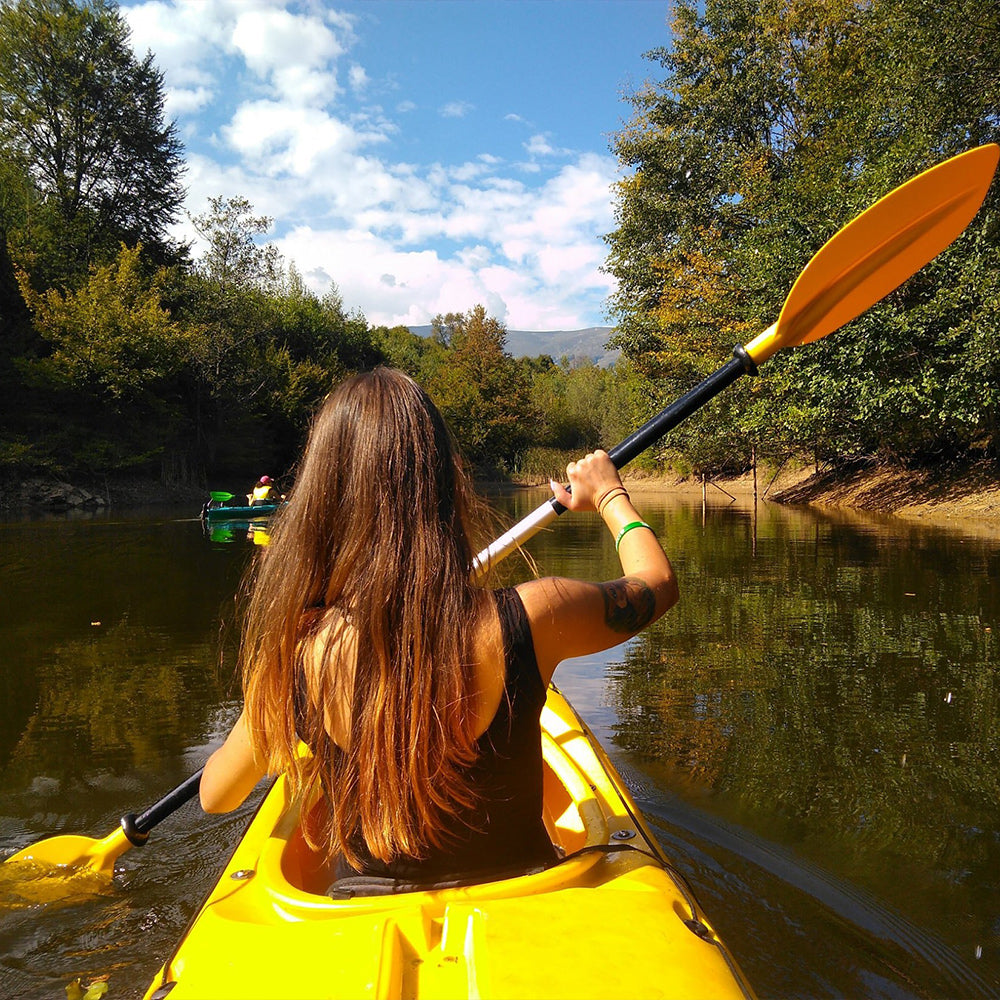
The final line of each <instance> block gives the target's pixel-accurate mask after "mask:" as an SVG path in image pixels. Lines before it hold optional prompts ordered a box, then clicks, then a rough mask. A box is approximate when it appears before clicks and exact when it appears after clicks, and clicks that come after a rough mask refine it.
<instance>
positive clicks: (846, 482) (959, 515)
mask: <svg viewBox="0 0 1000 1000" xmlns="http://www.w3.org/2000/svg"><path fill="white" fill-rule="evenodd" d="M624 479H625V481H626V482H627V483H628V485H629V488H630V490H633V491H635V492H637V493H638V492H653V493H677V494H681V495H684V496H697V497H699V498H700V497H701V496H702V495H703V493H702V491H703V485H702V482H701V480H700V479H697V478H694V477H691V478H687V479H683V478H680V477H669V476H662V477H654V476H643V475H629V474H628V473H626V474H625V476H624ZM756 488H757V497H758V500H763V501H765V502H772V503H779V504H803V505H808V506H814V507H834V508H846V509H849V510H854V511H865V512H869V513H874V514H883V515H889V516H892V517H899V518H903V519H905V520H909V521H920V522H923V523H926V524H938V525H951V526H953V527H955V528H959V529H961V530H966V531H975V532H976V533H982V532H988V533H989V534H996V535H997V536H1000V469H998V468H997V466H996V465H995V464H993V463H989V462H981V463H975V464H971V465H969V464H966V465H964V466H961V465H954V466H948V467H942V468H936V469H920V470H911V469H898V468H892V467H885V466H874V465H868V466H859V467H855V468H851V469H836V470H830V471H821V472H819V473H815V472H812V471H811V470H808V469H804V470H796V471H779V473H778V475H777V476H775V474H774V472H773V471H764V470H758V474H757V483H756ZM704 490H705V495H706V496H711V495H713V494H715V499H716V500H717V499H718V498H719V491H721V492H722V493H725V494H728V495H730V496H732V497H734V498H736V499H737V500H738V501H740V502H749V503H752V502H753V493H754V479H753V476H752V474H749V473H748V474H747V475H743V476H738V477H731V478H725V477H719V478H715V479H711V480H708V481H707V482H706V483H705V485H704Z"/></svg>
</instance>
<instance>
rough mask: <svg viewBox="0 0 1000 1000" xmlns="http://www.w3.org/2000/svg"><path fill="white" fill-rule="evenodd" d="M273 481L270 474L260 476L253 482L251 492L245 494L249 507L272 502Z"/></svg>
mask: <svg viewBox="0 0 1000 1000" xmlns="http://www.w3.org/2000/svg"><path fill="white" fill-rule="evenodd" d="M273 494H274V483H273V482H272V481H271V477H270V476H261V477H260V479H258V480H257V482H256V483H255V484H254V488H253V492H252V493H249V494H248V495H247V500H248V501H249V503H250V506H251V507H259V506H261V504H266V503H274V499H273Z"/></svg>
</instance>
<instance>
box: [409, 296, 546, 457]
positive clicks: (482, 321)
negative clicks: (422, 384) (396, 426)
mask: <svg viewBox="0 0 1000 1000" xmlns="http://www.w3.org/2000/svg"><path fill="white" fill-rule="evenodd" d="M432 326H433V327H434V329H435V330H438V329H444V328H445V327H447V328H448V342H449V350H448V355H447V358H446V360H445V362H444V364H442V366H441V367H440V368H439V369H438V371H437V372H436V374H435V375H434V376H433V378H432V379H431V380H430V382H429V385H428V389H429V391H430V393H431V395H432V396H433V397H434V399H435V401H436V402H437V404H438V405H439V406H440V408H441V412H442V413H443V414H444V416H445V419H446V420H447V421H448V422H449V424H450V425H451V427H452V429H453V430H454V431H455V435H456V437H457V438H458V441H459V443H460V445H461V446H462V449H463V451H464V453H465V455H466V457H468V458H469V459H470V460H471V461H473V462H479V463H485V464H489V465H493V466H497V467H501V468H508V469H509V468H512V467H513V466H514V464H515V463H516V458H517V455H518V453H519V452H520V450H521V448H523V447H524V445H525V444H526V443H527V441H528V440H529V437H530V428H531V427H532V425H533V424H534V419H533V417H534V413H533V407H532V404H531V395H530V384H529V382H528V379H527V376H526V374H525V372H524V369H523V368H522V367H521V365H519V364H518V362H516V361H515V360H514V359H513V358H512V357H511V356H510V355H509V354H508V353H507V351H506V343H507V330H506V328H505V327H504V325H503V324H502V323H501V322H499V320H496V319H494V318H493V317H491V316H487V314H486V309H485V307H484V306H481V305H477V306H475V307H474V308H473V309H471V310H469V312H468V313H465V314H456V313H449V314H448V316H447V317H444V318H442V317H435V320H434V323H433V324H432ZM434 340H435V342H437V343H440V339H439V338H438V337H434Z"/></svg>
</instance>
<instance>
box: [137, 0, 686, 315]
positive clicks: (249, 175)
mask: <svg viewBox="0 0 1000 1000" xmlns="http://www.w3.org/2000/svg"><path fill="white" fill-rule="evenodd" d="M121 10H122V13H123V14H124V16H125V17H126V19H127V20H128V22H129V25H130V27H131V29H132V42H133V45H134V46H135V48H136V50H137V52H138V53H139V54H140V55H144V54H145V52H146V51H147V49H148V50H151V51H152V52H153V54H154V56H155V60H156V64H157V66H158V67H159V68H160V69H161V70H162V71H163V73H164V77H165V83H166V88H167V95H168V97H167V114H168V116H170V117H171V118H173V119H175V120H176V122H177V126H178V132H179V135H180V137H181V139H182V140H183V142H184V145H185V150H186V159H187V174H186V176H185V183H186V186H187V188H188V198H187V203H186V206H185V207H186V210H187V213H189V214H191V215H197V214H199V213H202V212H204V211H206V210H207V208H208V199H209V198H210V197H212V196H219V195H221V196H224V197H234V196H242V197H245V198H248V199H249V200H250V201H251V202H252V204H253V206H254V210H255V213H256V214H258V215H267V216H270V217H271V218H273V219H274V225H273V227H272V230H271V232H270V234H269V238H270V239H271V240H273V242H274V243H275V244H276V245H277V247H278V248H279V250H280V251H281V253H282V255H283V257H284V259H285V261H286V263H289V264H294V266H295V267H296V269H297V270H298V271H299V272H300V273H301V274H302V275H303V277H304V278H305V279H306V281H307V283H308V284H309V285H310V287H312V288H313V289H314V290H315V291H316V292H317V293H319V294H323V293H324V292H326V291H327V290H328V289H329V288H330V285H331V283H334V284H336V286H337V288H338V290H339V291H340V294H341V296H342V297H343V300H344V303H345V306H346V307H347V308H348V309H354V308H358V309H360V310H361V311H362V312H363V313H364V314H365V316H366V317H367V319H368V321H369V322H370V323H386V324H390V325H391V324H395V323H405V324H408V325H422V324H425V323H428V322H429V321H430V320H431V318H432V317H433V316H434V315H436V314H437V313H441V312H448V311H465V310H467V309H470V308H471V307H472V306H474V305H476V304H477V303H482V304H483V305H485V306H486V308H487V309H488V311H489V312H490V314H491V315H493V316H495V317H497V318H498V319H500V320H502V321H503V322H504V323H506V324H507V326H508V328H510V329H520V330H571V329H579V328H582V327H588V326H600V325H608V324H609V323H610V320H609V318H608V315H607V312H606V299H607V296H608V294H609V293H610V291H611V290H612V287H613V286H612V283H611V278H610V277H609V276H608V275H605V274H602V273H601V270H600V267H601V264H602V263H603V261H604V259H605V256H606V253H607V247H606V244H605V243H604V240H603V236H604V235H605V234H606V233H607V232H608V231H610V230H611V229H612V228H613V226H614V201H613V194H612V191H611V185H612V184H613V183H614V181H615V180H616V178H618V177H619V176H620V173H619V168H618V166H617V164H616V163H615V160H614V157H613V156H612V155H611V153H610V150H609V136H610V134H611V133H613V132H614V131H616V130H617V129H618V128H619V127H620V126H621V124H622V122H623V121H624V120H625V119H627V117H628V115H629V106H628V105H627V103H626V102H625V101H624V100H623V97H622V95H623V93H627V92H631V91H633V90H634V89H636V88H637V87H638V86H639V85H640V84H641V83H642V81H643V80H644V79H646V78H649V77H653V78H656V77H657V75H658V74H659V72H660V68H659V66H658V65H656V64H654V63H651V62H649V61H648V60H646V59H643V57H642V56H643V53H644V52H646V51H648V50H649V49H651V48H654V47H656V46H660V45H666V44H667V43H668V42H669V32H668V27H667V20H668V17H669V5H668V3H667V2H665V0H354V2H347V3H332V2H329V3H328V2H319V0H311V2H310V0H300V2H282V0H125V2H122V3H121ZM178 234H179V235H182V236H184V237H185V238H188V239H192V238H193V237H194V232H193V230H192V228H191V226H190V224H189V222H187V220H185V221H184V223H183V224H181V225H180V226H179V227H178ZM197 251H198V247H197V244H195V253H197Z"/></svg>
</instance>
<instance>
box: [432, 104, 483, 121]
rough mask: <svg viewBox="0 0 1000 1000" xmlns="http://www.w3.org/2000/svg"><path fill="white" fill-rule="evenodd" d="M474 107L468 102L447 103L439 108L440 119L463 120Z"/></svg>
mask: <svg viewBox="0 0 1000 1000" xmlns="http://www.w3.org/2000/svg"><path fill="white" fill-rule="evenodd" d="M474 107H475V106H474V105H472V104H470V103H469V102H468V101H449V102H448V103H447V104H444V105H442V106H441V109H440V114H441V117H442V118H464V117H465V116H466V115H467V114H468V113H469V112H470V111H472V110H473V109H474Z"/></svg>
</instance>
